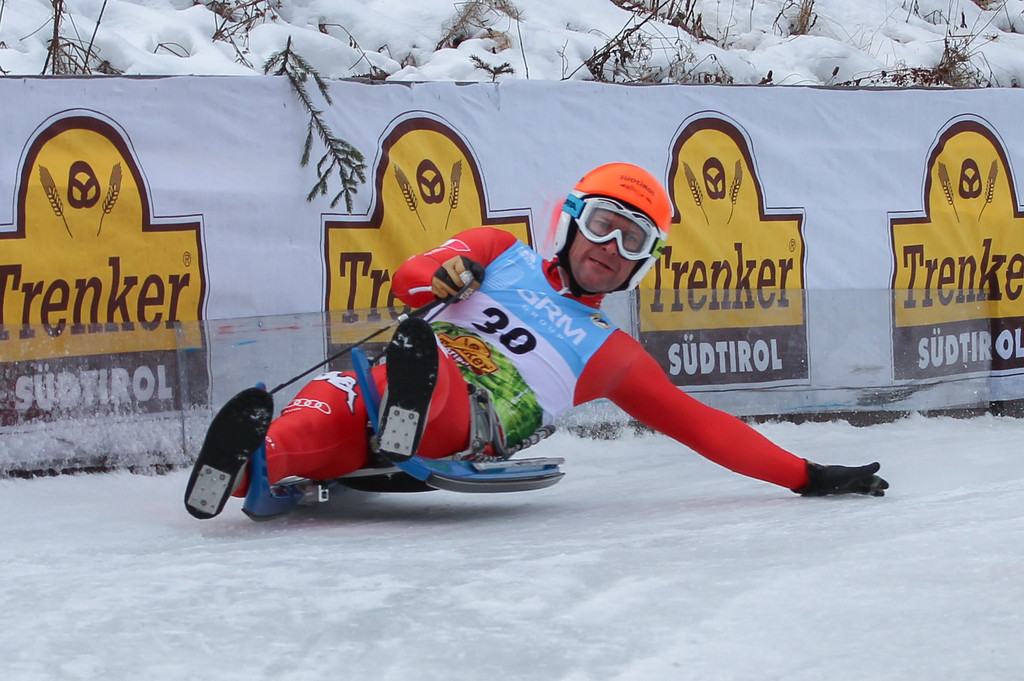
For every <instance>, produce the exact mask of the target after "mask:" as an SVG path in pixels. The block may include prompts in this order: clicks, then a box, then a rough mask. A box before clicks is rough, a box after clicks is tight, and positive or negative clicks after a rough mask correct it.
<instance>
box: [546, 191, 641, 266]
mask: <svg viewBox="0 0 1024 681" xmlns="http://www.w3.org/2000/svg"><path fill="white" fill-rule="evenodd" d="M562 210H564V211H565V212H566V213H568V214H569V215H571V216H572V217H574V218H576V224H577V225H579V228H580V232H582V233H583V236H585V237H587V239H588V240H590V241H592V242H594V243H595V244H603V243H605V242H607V241H611V240H612V239H615V244H616V246H618V248H619V255H621V256H622V257H623V258H625V259H626V260H643V259H644V258H647V257H648V256H650V255H651V254H652V253H654V252H655V249H657V247H658V246H659V243H658V242H659V240H660V236H661V230H659V229H658V228H657V226H655V224H654V222H652V221H651V219H650V218H649V217H647V216H646V215H644V214H643V213H641V212H640V211H636V210H633V209H631V208H627V207H626V206H624V205H622V204H621V203H619V202H618V201H615V200H613V199H607V198H604V197H602V196H591V197H587V198H581V197H579V196H575V195H573V194H570V195H569V196H568V197H567V198H566V199H565V205H564V206H563V207H562Z"/></svg>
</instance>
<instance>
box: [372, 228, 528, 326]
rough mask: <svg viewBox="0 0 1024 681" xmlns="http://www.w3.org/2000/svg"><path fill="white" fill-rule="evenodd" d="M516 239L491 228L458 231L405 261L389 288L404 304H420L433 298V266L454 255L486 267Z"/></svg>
mask: <svg viewBox="0 0 1024 681" xmlns="http://www.w3.org/2000/svg"><path fill="white" fill-rule="evenodd" d="M516 241H517V239H516V237H515V235H513V234H511V233H509V232H506V231H503V230H500V229H495V228H493V227H477V228H476V229H467V230H466V231H464V232H459V233H458V234H456V235H455V236H454V237H452V238H451V239H449V240H448V241H446V242H444V243H443V244H441V245H440V246H438V247H437V248H434V249H431V250H429V251H427V252H426V253H421V254H420V255H414V256H412V257H411V258H409V259H408V260H406V261H405V262H404V263H402V265H401V266H400V267H399V268H398V270H397V271H396V272H395V276H394V277H393V278H392V280H391V290H392V291H394V293H395V295H396V296H398V299H399V300H401V301H402V302H403V303H405V304H406V305H412V306H414V307H420V306H422V305H426V304H427V303H429V302H430V301H432V300H433V299H434V295H433V294H432V293H431V292H430V280H431V279H433V278H434V273H435V272H437V268H438V267H440V266H441V265H443V264H444V263H445V262H447V261H448V260H450V259H452V258H454V257H455V256H457V255H464V256H466V257H467V258H469V259H470V260H475V261H476V262H478V263H480V264H481V265H483V266H484V267H487V266H488V265H490V264H491V263H492V262H494V260H495V258H497V257H498V256H499V255H501V254H502V253H504V252H505V251H506V250H508V248H509V247H510V246H512V244H514V243H515V242H516Z"/></svg>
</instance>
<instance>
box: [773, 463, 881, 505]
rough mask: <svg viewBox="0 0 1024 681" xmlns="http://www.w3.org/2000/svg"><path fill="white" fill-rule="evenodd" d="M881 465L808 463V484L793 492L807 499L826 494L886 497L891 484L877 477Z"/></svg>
mask: <svg viewBox="0 0 1024 681" xmlns="http://www.w3.org/2000/svg"><path fill="white" fill-rule="evenodd" d="M879 468H881V465H879V464H878V462H877V461H876V462H875V463H869V464H868V465H866V466H856V467H851V466H822V465H821V464H817V463H814V462H813V461H808V462H807V478H808V480H807V484H806V485H804V486H803V487H801V488H800V489H795V490H793V491H794V492H796V493H797V494H802V495H803V496H805V497H823V496H825V495H826V494H868V495H871V496H873V497H884V496H885V490H887V489H889V483H888V482H886V481H885V480H883V479H882V478H880V477H878V476H877V475H875V473H877V472H878V469H879Z"/></svg>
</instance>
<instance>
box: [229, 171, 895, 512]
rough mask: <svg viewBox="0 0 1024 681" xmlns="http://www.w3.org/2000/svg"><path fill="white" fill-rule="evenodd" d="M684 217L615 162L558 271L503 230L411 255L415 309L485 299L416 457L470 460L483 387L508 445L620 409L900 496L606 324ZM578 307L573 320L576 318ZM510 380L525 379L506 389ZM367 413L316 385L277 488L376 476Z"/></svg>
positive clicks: (404, 290)
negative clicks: (668, 366)
mask: <svg viewBox="0 0 1024 681" xmlns="http://www.w3.org/2000/svg"><path fill="white" fill-rule="evenodd" d="M670 219H671V207H670V202H669V198H668V196H667V194H666V192H665V191H664V189H663V188H662V187H661V185H660V183H658V181H657V180H656V179H655V178H654V177H653V176H651V175H650V174H649V173H646V172H645V171H643V170H642V169H640V168H637V167H636V166H632V165H628V164H621V163H617V164H609V165H606V166H601V167H600V168H597V169H595V170H594V171H591V172H590V173H588V174H587V175H586V176H584V178H583V179H582V180H580V182H579V183H578V184H577V185H576V187H575V188H574V190H573V192H572V193H571V194H570V195H569V198H568V199H567V201H566V205H565V207H564V208H563V213H562V215H561V218H560V221H559V223H558V226H557V228H556V238H555V248H556V250H557V255H556V256H555V257H554V258H553V259H552V260H549V261H543V262H542V261H541V260H540V258H539V256H537V255H536V254H535V253H534V252H533V251H532V250H530V249H528V248H527V247H526V246H525V245H524V244H522V243H521V242H519V241H518V240H517V239H516V238H515V237H514V236H513V235H511V234H509V233H507V232H503V231H500V230H497V229H491V228H477V229H471V230H467V231H465V232H462V233H460V234H458V235H456V236H454V237H453V238H452V239H450V240H449V241H448V242H446V243H445V244H443V245H442V246H440V247H438V248H435V249H433V250H431V251H428V252H426V253H423V254H420V255H416V256H413V257H411V258H409V259H408V260H407V261H406V262H405V263H404V264H403V265H402V266H401V267H400V268H399V269H398V271H397V272H396V273H395V275H394V278H393V281H392V290H393V291H394V293H395V294H396V296H397V297H398V298H399V299H400V300H402V302H404V303H406V304H408V305H411V306H416V307H419V306H422V305H425V304H427V303H429V302H431V301H432V300H434V299H435V298H448V297H449V296H452V295H454V294H455V293H456V292H457V291H458V290H459V289H460V288H461V286H462V284H465V283H469V284H471V285H472V286H473V288H474V289H479V290H478V292H476V293H474V294H473V295H472V296H469V297H468V298H467V299H466V300H464V301H459V302H454V303H452V304H450V305H448V306H447V308H446V309H445V311H444V312H443V313H442V314H441V315H439V316H438V317H437V318H436V319H434V320H433V321H432V327H433V330H434V333H435V334H437V336H438V338H440V341H441V344H440V345H439V348H438V353H439V365H438V375H437V381H436V386H435V387H434V391H433V396H432V398H431V401H430V409H429V412H428V414H427V415H426V417H425V419H426V422H425V425H424V426H423V429H422V437H421V438H420V439H419V441H418V443H417V446H416V453H417V454H418V455H420V456H423V457H427V458H440V457H445V456H449V455H452V454H456V453H459V452H464V451H466V449H467V447H468V446H469V440H470V420H471V414H470V409H471V407H470V400H469V395H468V391H469V387H468V386H469V385H470V384H473V385H474V386H476V387H478V388H484V389H486V390H489V391H491V392H492V393H494V394H492V395H491V398H492V399H493V400H494V403H495V408H496V412H497V414H498V417H499V418H500V420H501V426H502V428H503V432H504V435H505V436H506V437H507V440H508V441H507V443H508V444H509V445H514V444H515V443H516V442H518V441H520V440H522V439H523V438H524V437H527V436H528V435H529V434H530V433H531V432H533V429H534V428H536V427H537V426H540V425H541V424H543V423H548V422H550V421H551V420H553V419H554V418H556V417H557V416H558V415H559V414H561V413H563V412H564V411H566V410H567V409H569V408H571V407H572V406H575V405H580V404H583V403H585V402H589V401H592V400H597V399H600V398H607V399H608V400H610V401H611V402H613V403H614V404H616V405H618V406H619V407H621V408H622V409H623V410H624V411H625V412H626V413H627V414H629V415H630V416H632V417H633V418H635V419H637V420H638V421H640V422H641V423H643V424H645V425H647V426H649V427H651V428H653V429H654V430H656V431H658V432H660V433H664V434H666V435H668V436H670V437H672V438H674V439H676V440H678V441H679V442H681V443H682V444H684V445H686V446H687V447H690V448H691V449H693V450H694V451H696V452H697V453H699V454H701V455H702V456H704V457H706V458H708V459H710V460H711V461H714V462H715V463H717V464H719V465H721V466H724V467H726V468H728V469H730V470H732V471H735V472H737V473H740V474H742V475H746V476H749V477H752V478H756V479H759V480H764V481H766V482H770V483H774V484H776V485H780V486H782V487H785V488H788V489H790V490H793V491H795V492H798V493H800V494H803V495H806V496H819V495H825V494H844V493H859V494H868V495H872V496H882V495H883V494H884V490H885V489H886V488H887V487H888V484H887V483H886V481H885V480H883V479H881V478H880V477H878V476H877V475H875V473H876V472H877V471H878V469H879V466H878V464H877V463H873V464H869V465H866V466H859V467H846V466H822V465H819V464H816V463H812V462H810V461H807V460H805V459H803V458H800V457H797V456H795V455H793V454H791V453H790V452H788V451H786V450H784V449H782V448H781V447H779V446H777V445H776V444H774V443H772V442H771V441H769V440H768V439H766V438H765V437H763V436H762V435H760V434H759V433H758V432H757V431H755V430H754V429H753V428H751V427H749V426H748V425H747V424H745V423H744V422H743V421H741V420H739V419H737V418H735V417H733V416H731V415H729V414H726V413H724V412H721V411H719V410H717V409H714V408H711V407H709V406H706V405H704V404H702V403H700V402H698V401H697V400H695V399H693V398H692V397H690V396H688V395H687V394H686V393H684V392H683V391H681V390H680V389H679V388H677V387H676V386H674V385H673V384H672V383H671V381H670V380H669V378H668V376H667V375H666V374H665V372H664V371H663V370H662V369H661V367H660V366H659V365H658V364H657V362H656V361H655V360H654V358H653V357H651V356H650V355H649V354H648V353H647V352H646V351H645V350H644V349H643V347H642V346H641V345H640V343H639V342H637V341H636V340H635V339H633V338H632V337H630V336H629V335H628V334H626V333H624V332H623V331H621V330H619V329H615V328H613V327H611V326H610V324H609V323H608V322H607V320H606V319H604V318H603V316H602V315H601V314H600V312H599V311H598V308H599V306H600V303H601V300H602V298H603V297H604V294H605V293H608V292H611V291H616V290H626V289H629V288H633V287H635V286H636V285H637V284H638V283H639V281H640V279H642V278H643V276H644V275H645V274H646V273H647V272H648V271H649V269H650V267H651V265H653V263H654V261H655V260H656V258H657V256H658V252H659V251H660V247H661V245H662V244H663V243H664V239H665V238H666V236H667V230H668V227H669V222H670ZM534 260H535V263H534V264H530V265H528V264H527V263H533V261H534ZM524 282H525V283H524ZM481 286H482V287H483V288H481ZM563 308H565V309H563ZM570 308H571V310H573V311H575V312H573V314H574V315H575V316H573V314H570V313H569V312H566V309H570ZM581 308H585V310H586V311H587V313H588V314H589V316H587V315H585V314H582V313H581V311H580V310H581ZM588 319H589V320H590V321H591V323H589V324H588V321H587V320H588ZM410 321H417V322H421V320H410ZM421 323H422V322H421ZM400 328H401V327H400ZM503 371H504V372H506V373H507V375H508V376H511V377H513V378H512V379H510V380H505V379H502V381H503V382H501V381H497V379H496V378H494V377H495V376H496V375H502V374H501V372H503ZM373 378H374V380H375V381H376V383H377V385H378V388H379V389H380V390H381V392H383V391H384V389H385V388H386V387H387V386H386V380H385V372H384V367H376V368H375V369H374V370H373ZM488 381H490V382H488ZM496 381H497V382H496ZM510 386H511V387H510ZM367 416H368V415H367V412H366V406H365V404H364V403H363V399H362V396H361V394H360V392H359V390H358V388H357V385H356V380H355V378H354V376H353V375H352V374H349V373H344V372H328V373H326V374H323V375H321V376H319V377H317V378H315V379H313V380H312V381H311V382H310V383H309V384H308V385H307V386H305V387H304V388H303V389H302V391H300V393H299V394H298V396H297V397H296V399H295V400H293V402H292V403H291V404H290V405H289V406H288V407H286V408H285V409H284V410H283V412H282V414H281V416H280V417H279V418H278V419H276V420H275V421H274V422H273V423H272V424H271V426H270V429H269V431H268V434H267V437H266V462H267V473H268V478H269V481H270V483H271V484H273V483H275V482H276V481H278V480H281V479H282V478H284V477H286V476H299V477H304V478H309V479H314V480H325V479H332V478H336V477H340V476H343V475H346V474H348V473H351V472H353V471H356V470H357V469H360V468H364V467H366V466H368V465H370V464H371V461H372V456H373V454H372V452H371V449H370V444H369V432H368V428H367ZM383 427H384V426H383V425H382V428H383ZM246 486H247V485H246V483H245V482H244V481H243V482H242V484H240V485H239V486H238V488H237V489H235V491H234V495H235V496H244V495H245V492H246Z"/></svg>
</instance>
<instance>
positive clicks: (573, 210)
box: [554, 163, 672, 290]
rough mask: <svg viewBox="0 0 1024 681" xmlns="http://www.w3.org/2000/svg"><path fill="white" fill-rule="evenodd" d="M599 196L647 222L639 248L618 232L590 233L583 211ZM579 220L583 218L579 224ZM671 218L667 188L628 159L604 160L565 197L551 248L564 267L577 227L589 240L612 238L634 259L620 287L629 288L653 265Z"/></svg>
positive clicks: (600, 240) (634, 286) (635, 285)
mask: <svg viewBox="0 0 1024 681" xmlns="http://www.w3.org/2000/svg"><path fill="white" fill-rule="evenodd" d="M601 198H603V199H611V200H612V206H618V208H619V209H620V210H621V212H622V213H624V214H626V215H627V216H628V215H629V214H630V213H632V214H633V215H635V214H636V212H639V213H641V214H642V215H639V216H636V217H637V222H638V223H640V224H641V225H649V228H648V234H647V236H648V238H647V239H645V240H643V241H642V242H641V245H642V248H643V250H642V251H637V250H632V249H630V248H628V247H624V239H625V237H624V236H623V235H622V234H621V233H620V232H616V233H612V234H594V233H592V232H591V231H590V230H588V229H586V224H585V217H586V211H587V209H588V208H589V207H590V206H588V200H591V199H601ZM616 202H617V203H616ZM613 210H614V208H613ZM616 212H619V211H616ZM644 217H646V220H645V219H643V218H644ZM579 220H584V222H583V223H582V224H581V223H580V222H579ZM671 221H672V202H671V200H670V199H669V197H668V192H666V191H665V188H664V187H662V185H661V183H660V182H658V180H657V179H656V178H655V177H654V176H653V175H651V174H650V173H649V172H647V171H646V170H644V169H643V168H640V167H638V166H635V165H632V164H630V163H608V164H606V165H603V166H599V167H597V168H595V169H594V170H591V171H590V172H589V173H587V174H586V175H584V176H583V178H582V179H581V180H580V181H579V182H577V183H576V186H575V187H573V190H572V192H570V194H569V196H568V197H567V198H566V201H565V204H564V205H563V206H562V213H561V215H560V216H559V219H558V224H557V225H556V227H555V244H554V246H555V252H556V253H558V254H560V255H561V256H562V257H560V261H561V262H562V264H563V266H564V267H566V268H568V262H567V259H566V258H565V255H564V249H566V248H567V247H568V245H569V244H570V242H571V241H572V239H573V238H575V236H576V235H577V234H578V233H579V232H580V229H581V227H582V228H583V231H584V234H585V235H587V238H589V239H591V240H594V241H599V242H603V241H607V240H610V239H612V238H614V239H615V240H616V241H617V243H618V246H619V252H620V254H621V255H622V256H623V257H625V258H627V259H630V260H637V261H638V264H637V266H636V268H635V269H634V270H633V274H632V276H631V277H630V278H629V280H628V281H627V282H626V283H625V285H624V286H623V290H629V289H632V288H636V287H637V286H638V285H639V284H640V281H641V280H642V279H643V278H644V276H645V275H646V274H647V273H648V272H649V271H650V269H651V268H652V267H653V266H654V263H655V262H656V261H657V259H658V256H659V255H660V253H661V247H662V246H663V245H664V243H665V240H666V239H667V238H668V230H669V225H670V224H671ZM634 241H635V240H634ZM571 274H572V273H571V272H570V275H571Z"/></svg>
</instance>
